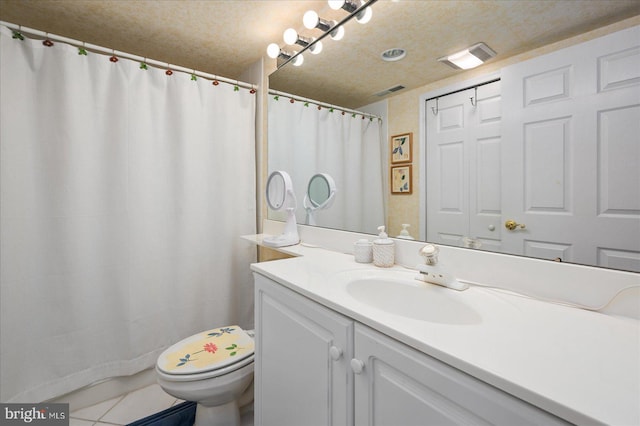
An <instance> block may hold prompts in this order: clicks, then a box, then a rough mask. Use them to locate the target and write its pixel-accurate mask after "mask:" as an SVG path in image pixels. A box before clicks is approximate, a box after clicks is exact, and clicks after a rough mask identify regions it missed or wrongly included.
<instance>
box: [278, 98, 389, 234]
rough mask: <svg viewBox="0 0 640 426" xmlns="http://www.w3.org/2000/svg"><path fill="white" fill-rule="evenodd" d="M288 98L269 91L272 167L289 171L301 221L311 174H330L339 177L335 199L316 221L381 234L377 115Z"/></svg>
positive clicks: (336, 227) (380, 175) (379, 157)
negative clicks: (371, 117) (370, 117)
mask: <svg viewBox="0 0 640 426" xmlns="http://www.w3.org/2000/svg"><path fill="white" fill-rule="evenodd" d="M289 99H290V98H288V97H285V96H278V95H270V96H269V104H268V106H269V171H270V172H271V171H274V170H284V171H286V172H287V173H289V174H290V175H291V179H292V181H293V183H294V188H295V194H296V199H297V201H298V208H297V210H296V219H297V221H298V223H304V220H305V210H304V208H303V205H302V204H303V199H304V194H305V192H306V190H307V185H308V183H309V179H310V178H311V177H312V176H313V175H315V174H316V173H327V174H329V175H330V176H331V177H332V178H333V179H334V180H335V183H336V187H337V192H336V198H335V201H334V203H333V205H332V206H331V207H330V208H329V209H327V210H321V211H318V212H316V220H317V224H318V226H323V227H328V228H334V229H345V230H350V231H354V232H365V233H370V234H371V233H377V231H376V228H377V227H378V226H380V225H384V216H385V215H384V204H383V194H384V190H383V180H382V179H383V177H382V176H383V174H382V151H381V150H382V147H383V141H382V139H381V124H380V122H379V120H378V119H376V118H374V119H372V120H370V119H369V118H365V119H362V115H356V116H355V117H353V116H352V114H351V113H345V114H342V112H341V111H339V110H337V109H335V110H334V111H333V112H332V111H331V110H330V109H329V108H321V109H318V108H317V106H316V105H314V104H313V103H305V102H303V101H295V102H293V103H291V102H290V100H289ZM270 217H273V218H276V219H281V217H278V216H276V215H274V214H273V213H270Z"/></svg>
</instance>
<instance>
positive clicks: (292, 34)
mask: <svg viewBox="0 0 640 426" xmlns="http://www.w3.org/2000/svg"><path fill="white" fill-rule="evenodd" d="M282 38H283V39H284V42H285V43H287V44H288V45H290V46H291V45H294V44H296V41H298V32H297V31H296V30H294V29H293V28H287V29H286V30H285V32H284V34H283V36H282Z"/></svg>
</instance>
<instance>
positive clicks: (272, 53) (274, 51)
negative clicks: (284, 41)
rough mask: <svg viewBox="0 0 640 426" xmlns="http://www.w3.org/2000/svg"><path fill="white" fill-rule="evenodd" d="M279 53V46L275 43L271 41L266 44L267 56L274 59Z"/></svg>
mask: <svg viewBox="0 0 640 426" xmlns="http://www.w3.org/2000/svg"><path fill="white" fill-rule="evenodd" d="M279 54H280V46H278V45H277V44H275V43H271V44H270V45H269V46H267V56H269V57H270V58H272V59H276V58H277V57H278V55H279Z"/></svg>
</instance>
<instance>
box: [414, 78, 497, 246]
mask: <svg viewBox="0 0 640 426" xmlns="http://www.w3.org/2000/svg"><path fill="white" fill-rule="evenodd" d="M500 122H501V107H500V82H499V81H497V82H493V83H490V84H486V85H482V86H479V87H478V88H477V89H476V88H471V89H467V90H463V91H460V92H456V93H452V94H450V95H446V96H443V97H440V98H438V99H431V100H429V101H428V102H427V143H426V145H427V148H426V155H427V160H426V167H427V172H426V173H427V189H426V191H427V240H428V241H431V242H436V243H443V244H450V245H455V246H465V245H466V242H465V241H466V240H467V239H473V240H478V241H479V242H480V243H481V244H482V248H483V249H485V250H500V245H501V244H500V238H501V236H500V234H501V227H500V222H501V195H500V191H501V189H502V188H501V163H500V162H501V137H500Z"/></svg>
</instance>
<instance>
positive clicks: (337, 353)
mask: <svg viewBox="0 0 640 426" xmlns="http://www.w3.org/2000/svg"><path fill="white" fill-rule="evenodd" d="M329 355H331V359H332V360H334V361H337V360H339V359H340V357H342V349H340V348H338V347H337V346H331V348H329Z"/></svg>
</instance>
